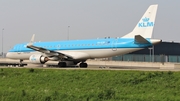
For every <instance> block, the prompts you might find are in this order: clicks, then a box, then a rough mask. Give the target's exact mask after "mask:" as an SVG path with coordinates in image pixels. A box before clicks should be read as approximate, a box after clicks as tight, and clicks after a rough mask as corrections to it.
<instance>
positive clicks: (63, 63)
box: [58, 62, 67, 67]
mask: <svg viewBox="0 0 180 101" xmlns="http://www.w3.org/2000/svg"><path fill="white" fill-rule="evenodd" d="M58 66H59V67H66V66H67V65H66V62H59V63H58Z"/></svg>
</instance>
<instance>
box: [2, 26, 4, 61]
mask: <svg viewBox="0 0 180 101" xmlns="http://www.w3.org/2000/svg"><path fill="white" fill-rule="evenodd" d="M3 31H4V28H3V29H2V57H3V58H4V54H3Z"/></svg>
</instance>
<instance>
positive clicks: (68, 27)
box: [67, 26, 70, 40]
mask: <svg viewBox="0 0 180 101" xmlns="http://www.w3.org/2000/svg"><path fill="white" fill-rule="evenodd" d="M69 28H70V26H68V36H67V39H68V40H69Z"/></svg>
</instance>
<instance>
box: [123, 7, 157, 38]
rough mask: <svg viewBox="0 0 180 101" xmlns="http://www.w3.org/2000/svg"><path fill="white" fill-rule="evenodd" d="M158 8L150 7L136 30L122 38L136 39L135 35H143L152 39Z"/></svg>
mask: <svg viewBox="0 0 180 101" xmlns="http://www.w3.org/2000/svg"><path fill="white" fill-rule="evenodd" d="M157 8H158V5H157V4H156V5H151V6H149V8H148V9H147V11H146V12H145V13H144V15H143V16H142V18H141V19H140V21H139V22H138V23H137V25H136V27H135V28H134V30H133V31H132V32H130V33H129V34H126V35H125V36H123V37H122V38H134V37H135V35H141V36H142V37H144V38H151V37H152V33H153V28H154V24H155V18H156V12H157Z"/></svg>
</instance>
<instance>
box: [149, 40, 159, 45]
mask: <svg viewBox="0 0 180 101" xmlns="http://www.w3.org/2000/svg"><path fill="white" fill-rule="evenodd" d="M150 42H151V43H152V44H153V45H155V44H158V43H160V42H162V40H160V39H150Z"/></svg>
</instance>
